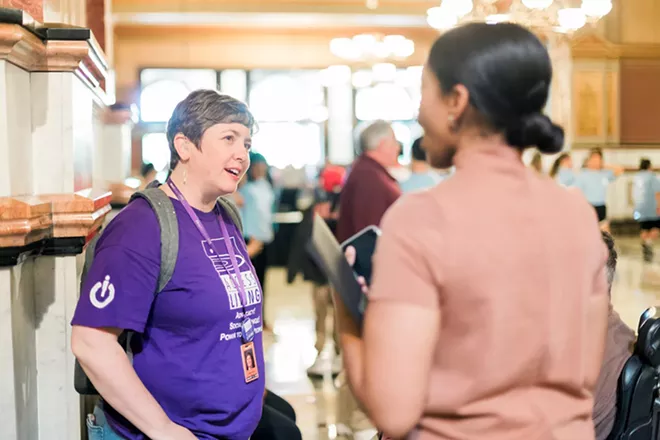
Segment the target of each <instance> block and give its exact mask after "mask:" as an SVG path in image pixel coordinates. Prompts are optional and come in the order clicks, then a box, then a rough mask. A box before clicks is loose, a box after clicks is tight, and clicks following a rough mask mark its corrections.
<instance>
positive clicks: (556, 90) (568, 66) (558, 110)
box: [548, 34, 573, 150]
mask: <svg viewBox="0 0 660 440" xmlns="http://www.w3.org/2000/svg"><path fill="white" fill-rule="evenodd" d="M548 51H549V52H550V59H551V60H552V69H553V78H552V85H551V89H550V108H549V114H550V117H551V118H552V120H553V121H554V122H555V123H556V124H559V125H561V126H562V127H564V133H565V141H564V149H565V150H570V149H571V148H572V143H573V121H572V119H573V118H572V113H571V85H572V81H573V59H572V55H571V44H570V40H569V39H568V38H567V37H566V36H564V35H561V34H551V35H550V36H549V37H548Z"/></svg>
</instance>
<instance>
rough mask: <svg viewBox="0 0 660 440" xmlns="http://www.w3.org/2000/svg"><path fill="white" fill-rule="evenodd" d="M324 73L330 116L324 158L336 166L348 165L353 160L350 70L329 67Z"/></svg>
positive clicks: (345, 67) (348, 68)
mask: <svg viewBox="0 0 660 440" xmlns="http://www.w3.org/2000/svg"><path fill="white" fill-rule="evenodd" d="M326 73H327V78H328V82H327V87H328V114H329V115H330V117H329V119H328V142H327V146H328V151H326V158H327V159H328V160H329V161H330V162H331V163H334V164H337V165H349V164H350V163H351V162H353V159H354V158H355V151H354V149H353V143H354V141H353V113H354V111H353V110H354V109H353V86H352V84H351V69H350V67H348V66H341V65H337V66H330V67H328V68H327V69H326Z"/></svg>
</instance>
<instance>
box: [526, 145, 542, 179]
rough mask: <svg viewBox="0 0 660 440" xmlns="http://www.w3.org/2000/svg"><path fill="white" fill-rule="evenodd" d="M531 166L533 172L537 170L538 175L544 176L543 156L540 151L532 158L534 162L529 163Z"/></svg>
mask: <svg viewBox="0 0 660 440" xmlns="http://www.w3.org/2000/svg"><path fill="white" fill-rule="evenodd" d="M529 166H530V167H532V169H533V170H536V172H537V173H539V174H543V156H542V155H541V153H539V152H538V151H537V152H536V153H534V156H532V160H531V162H530V163H529Z"/></svg>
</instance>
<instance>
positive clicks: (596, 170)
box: [575, 148, 623, 232]
mask: <svg viewBox="0 0 660 440" xmlns="http://www.w3.org/2000/svg"><path fill="white" fill-rule="evenodd" d="M621 174H623V168H622V167H616V166H611V165H606V164H605V163H603V151H602V150H601V149H600V148H594V149H593V150H591V152H590V153H589V157H588V158H587V160H586V161H585V166H584V168H582V170H581V171H580V173H578V175H577V178H576V180H575V186H576V187H577V188H579V189H580V190H581V191H582V193H583V194H584V196H585V197H586V198H587V201H588V202H589V203H590V204H591V206H593V207H594V209H595V210H596V214H597V215H598V222H599V223H600V224H601V228H602V229H603V230H604V231H608V232H609V223H608V221H607V206H606V200H607V188H608V186H609V184H610V183H612V182H613V181H614V180H615V179H616V178H617V177H618V176H620V175H621Z"/></svg>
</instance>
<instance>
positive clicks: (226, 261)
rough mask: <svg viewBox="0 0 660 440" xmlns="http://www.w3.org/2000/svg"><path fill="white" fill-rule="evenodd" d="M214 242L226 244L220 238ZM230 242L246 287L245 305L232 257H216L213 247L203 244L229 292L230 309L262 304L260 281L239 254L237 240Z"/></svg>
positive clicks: (233, 239) (204, 242)
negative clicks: (234, 271)
mask: <svg viewBox="0 0 660 440" xmlns="http://www.w3.org/2000/svg"><path fill="white" fill-rule="evenodd" d="M212 241H214V242H221V241H223V242H224V239H222V238H220V239H214V240H212ZM230 241H231V245H232V246H233V247H234V251H235V253H236V255H235V256H236V264H237V265H238V268H239V274H240V277H241V279H242V281H243V286H244V287H245V304H243V300H242V298H241V294H240V293H239V291H238V286H239V285H240V284H239V283H240V281H239V280H238V277H237V276H236V274H235V273H233V267H232V263H231V257H230V256H229V254H222V255H216V253H215V252H214V251H213V247H212V246H210V244H209V243H208V242H206V241H202V242H201V243H202V247H203V248H204V253H205V254H206V257H207V258H208V259H209V260H210V261H211V263H212V264H213V267H214V268H215V271H216V272H217V273H218V276H219V277H220V280H221V281H222V284H223V285H224V287H225V291H226V292H227V299H228V300H229V309H230V310H236V309H240V308H242V307H243V306H245V307H250V306H253V305H255V304H259V303H261V289H259V281H258V280H257V279H256V277H255V276H254V274H253V273H252V271H251V270H250V265H249V262H248V261H246V260H245V258H243V256H242V255H241V254H240V253H239V252H238V249H237V246H236V239H235V238H234V237H231V238H230ZM245 266H247V267H245ZM241 268H245V269H246V270H241Z"/></svg>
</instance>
